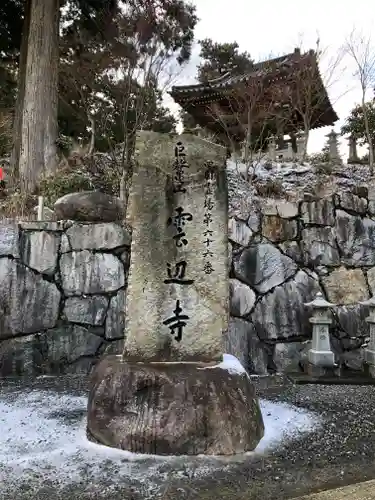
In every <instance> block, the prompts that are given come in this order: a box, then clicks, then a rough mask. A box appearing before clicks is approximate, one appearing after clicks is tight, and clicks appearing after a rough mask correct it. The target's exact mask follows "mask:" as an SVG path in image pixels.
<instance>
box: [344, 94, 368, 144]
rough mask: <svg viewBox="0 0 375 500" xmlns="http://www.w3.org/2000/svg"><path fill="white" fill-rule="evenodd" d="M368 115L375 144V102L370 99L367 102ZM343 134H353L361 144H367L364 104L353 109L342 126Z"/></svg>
mask: <svg viewBox="0 0 375 500" xmlns="http://www.w3.org/2000/svg"><path fill="white" fill-rule="evenodd" d="M365 109H366V111H367V117H368V121H369V129H370V134H371V138H372V141H373V144H375V102H374V101H373V100H372V101H369V102H367V103H366V104H365ZM341 134H342V135H345V134H352V135H353V136H354V137H355V138H356V139H357V141H358V144H359V145H360V146H363V145H365V144H367V138H366V131H365V120H364V116H363V108H362V106H356V107H355V108H354V109H352V111H351V113H350V115H349V116H348V118H347V119H346V121H345V124H344V125H343V127H342V128H341Z"/></svg>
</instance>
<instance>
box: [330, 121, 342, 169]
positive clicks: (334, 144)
mask: <svg viewBox="0 0 375 500" xmlns="http://www.w3.org/2000/svg"><path fill="white" fill-rule="evenodd" d="M338 136H339V134H337V133H336V132H335V131H334V130H333V129H332V130H331V132H330V133H329V134H327V135H326V137H327V138H328V147H329V159H330V160H331V161H333V162H336V163H340V162H341V158H340V154H339V144H338V140H337V138H338Z"/></svg>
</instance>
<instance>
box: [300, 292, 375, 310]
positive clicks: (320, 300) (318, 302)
mask: <svg viewBox="0 0 375 500" xmlns="http://www.w3.org/2000/svg"><path fill="white" fill-rule="evenodd" d="M374 304H375V303H374ZM304 305H305V306H306V307H312V308H314V309H328V308H330V307H334V306H335V304H331V303H330V302H327V301H326V299H325V298H324V297H323V294H322V292H318V293H317V294H316V297H315V299H314V300H312V301H311V302H307V303H306V304H304Z"/></svg>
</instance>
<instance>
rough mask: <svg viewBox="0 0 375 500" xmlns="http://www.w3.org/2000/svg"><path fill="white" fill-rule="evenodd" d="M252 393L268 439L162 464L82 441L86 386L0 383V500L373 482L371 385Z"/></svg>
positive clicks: (264, 494)
mask: <svg viewBox="0 0 375 500" xmlns="http://www.w3.org/2000/svg"><path fill="white" fill-rule="evenodd" d="M257 386H258V392H259V395H260V397H261V398H262V407H263V412H264V416H265V420H266V426H267V427H268V435H267V436H266V441H265V443H264V444H263V445H262V446H260V448H259V449H258V450H257V452H256V453H254V454H251V455H249V456H246V457H241V458H234V459H231V460H215V459H203V458H197V459H187V458H176V457H175V458H173V459H170V460H165V459H163V460H160V459H156V458H150V457H146V458H143V459H139V457H137V458H135V457H134V456H130V455H126V454H124V453H123V452H118V451H116V450H111V449H108V448H106V447H100V446H97V445H93V444H90V443H88V442H87V441H86V439H85V436H84V424H85V405H86V399H87V380H86V379H85V378H80V377H64V378H43V379H37V380H28V381H24V380H13V381H10V380H7V381H4V380H2V381H0V428H1V433H0V498H1V499H2V500H26V499H27V500H44V499H46V500H47V499H50V498H53V499H56V500H59V499H64V500H73V499H74V500H77V499H79V500H86V499H97V500H104V499H105V500H120V499H121V500H124V499H127V500H146V499H150V500H151V499H157V498H159V499H160V498H162V499H163V500H172V499H173V500H176V498H178V499H179V500H183V499H198V498H199V499H200V500H214V499H215V500H217V499H218V498H220V500H253V499H257V500H260V499H264V498H267V499H268V500H287V499H290V498H298V497H301V496H302V495H306V494H309V493H313V492H316V491H319V490H322V489H329V488H334V487H339V486H343V485H347V484H352V483H355V482H359V481H365V480H368V479H374V478H375V423H374V417H373V410H374V408H375V405H374V403H375V387H371V386H367V387H361V386H313V385H306V386H293V385H291V384H288V383H286V382H285V381H282V380H280V379H275V378H271V379H267V380H264V379H263V380H262V381H259V382H258V383H257ZM267 424H268V425H267ZM296 428H297V429H296ZM298 429H300V430H301V432H297V430H298ZM261 444H262V443H261ZM318 498H319V497H318ZM327 498H330V497H327ZM333 498H335V497H333ZM343 498H345V497H343ZM354 498H355V497H354ZM354 498H353V500H354ZM359 498H360V497H359ZM365 498H366V497H365ZM368 498H371V497H368ZM374 498H375V496H374ZM316 500H318V499H316Z"/></svg>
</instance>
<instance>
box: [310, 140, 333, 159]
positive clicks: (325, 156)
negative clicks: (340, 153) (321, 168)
mask: <svg viewBox="0 0 375 500" xmlns="http://www.w3.org/2000/svg"><path fill="white" fill-rule="evenodd" d="M307 160H308V161H309V162H310V163H311V164H312V165H318V164H323V163H329V162H330V161H331V159H330V157H329V145H328V142H327V143H326V144H325V145H324V146H323V149H322V150H321V152H320V153H313V154H311V155H309V156H308V158H307Z"/></svg>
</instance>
